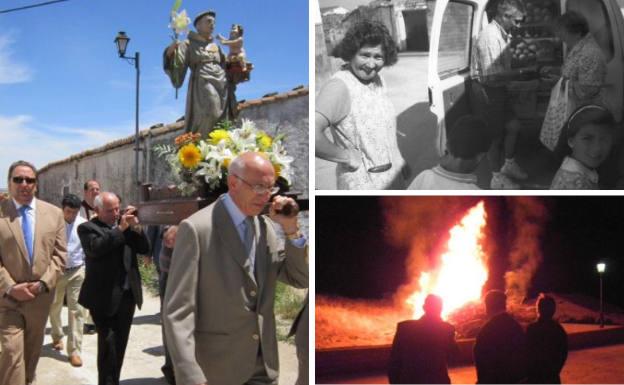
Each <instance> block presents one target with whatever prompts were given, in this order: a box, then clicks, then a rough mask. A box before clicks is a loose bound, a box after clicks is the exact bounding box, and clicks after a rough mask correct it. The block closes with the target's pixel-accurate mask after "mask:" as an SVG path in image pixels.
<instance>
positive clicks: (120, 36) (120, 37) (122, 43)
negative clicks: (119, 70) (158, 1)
mask: <svg viewBox="0 0 624 385" xmlns="http://www.w3.org/2000/svg"><path fill="white" fill-rule="evenodd" d="M129 41H130V38H129V37H128V35H126V33H125V32H123V31H120V32H119V33H117V36H116V37H115V44H116V45H117V53H118V54H119V57H120V58H122V59H126V60H127V61H128V62H130V63H132V62H134V68H135V69H136V99H135V103H134V105H135V111H134V171H135V174H134V181H135V182H136V185H137V188H138V186H139V185H140V184H141V182H140V181H139V152H140V151H141V149H140V148H139V78H140V72H141V71H140V69H139V52H135V53H134V57H128V56H126V48H127V47H128V42H129Z"/></svg>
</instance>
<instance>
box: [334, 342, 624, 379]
mask: <svg viewBox="0 0 624 385" xmlns="http://www.w3.org/2000/svg"><path fill="white" fill-rule="evenodd" d="M449 376H450V377H451V383H452V384H474V383H475V382H476V381H477V373H476V371H475V367H474V366H472V365H470V366H460V367H456V368H451V369H450V370H449ZM336 383H338V382H336ZM339 383H341V384H387V383H388V378H387V377H386V375H385V374H384V373H379V374H374V375H369V376H361V377H358V378H351V379H348V380H340V382H339ZM561 383H563V384H621V383H624V345H611V346H603V347H599V348H592V349H583V350H575V351H572V352H570V353H569V355H568V360H567V361H566V364H565V366H564V367H563V371H562V373H561Z"/></svg>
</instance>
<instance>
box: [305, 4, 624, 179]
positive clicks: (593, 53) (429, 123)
mask: <svg viewBox="0 0 624 385" xmlns="http://www.w3.org/2000/svg"><path fill="white" fill-rule="evenodd" d="M318 6H319V8H318V12H317V16H316V20H315V44H316V57H315V76H316V79H315V80H316V83H315V84H316V86H315V92H316V95H315V103H316V104H315V155H316V165H315V169H316V188H317V189H319V190H336V189H338V190H343V189H346V190H357V189H364V190H385V189H388V190H400V189H410V190H475V189H498V190H503V189H504V190H519V189H529V190H547V189H553V190H591V189H615V188H621V186H622V185H624V157H623V155H624V154H623V152H622V135H621V132H622V109H623V106H624V98H623V89H624V79H623V77H622V73H623V66H622V64H623V63H622V62H623V57H624V56H623V52H624V19H623V12H622V7H623V6H624V4H623V3H622V1H621V0H571V1H557V0H490V1H488V0H468V1H453V0H451V1H449V0H437V1H434V0H397V1H390V0H373V1H368V0H363V1H357V0H318Z"/></svg>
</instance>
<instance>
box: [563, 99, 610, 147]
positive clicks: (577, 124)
mask: <svg viewBox="0 0 624 385" xmlns="http://www.w3.org/2000/svg"><path fill="white" fill-rule="evenodd" d="M587 124H595V125H598V126H606V127H609V128H611V129H613V128H614V127H615V118H613V114H611V112H609V110H607V109H606V108H604V107H602V106H599V105H596V104H588V105H585V106H581V107H579V108H577V109H576V111H574V112H573V113H572V115H570V118H569V119H568V124H567V132H566V135H567V139H570V138H573V137H574V135H576V134H578V132H579V130H580V129H581V127H583V126H585V125H587Z"/></svg>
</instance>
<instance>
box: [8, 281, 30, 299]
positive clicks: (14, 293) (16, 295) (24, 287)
mask: <svg viewBox="0 0 624 385" xmlns="http://www.w3.org/2000/svg"><path fill="white" fill-rule="evenodd" d="M31 284H32V282H23V283H18V284H15V285H13V287H12V288H11V291H10V292H9V296H10V297H12V298H13V299H15V300H16V301H19V302H26V301H31V300H33V299H35V295H34V294H33V293H32V292H31V291H30V286H31Z"/></svg>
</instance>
